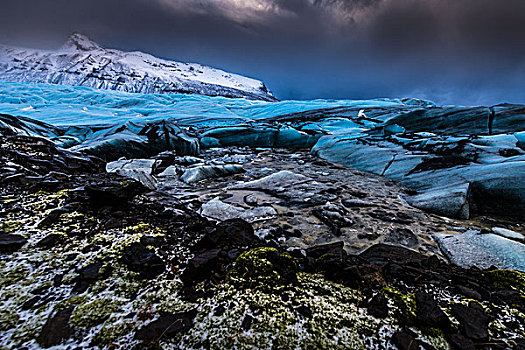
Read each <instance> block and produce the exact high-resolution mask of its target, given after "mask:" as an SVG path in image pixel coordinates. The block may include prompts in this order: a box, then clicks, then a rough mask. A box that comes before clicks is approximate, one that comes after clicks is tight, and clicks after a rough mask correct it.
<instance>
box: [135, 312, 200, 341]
mask: <svg viewBox="0 0 525 350" xmlns="http://www.w3.org/2000/svg"><path fill="white" fill-rule="evenodd" d="M196 315H197V311H196V310H191V311H187V312H179V313H176V314H168V315H164V316H160V317H159V318H158V319H156V320H155V321H153V322H151V323H149V324H147V325H146V326H144V327H142V328H141V329H139V330H138V331H137V332H136V333H135V339H139V340H141V341H143V342H145V343H152V344H151V345H153V344H154V343H157V342H158V341H160V340H161V339H164V338H172V337H173V336H175V335H177V334H179V333H184V332H186V331H188V330H189V329H190V328H191V327H192V326H193V319H194V318H195V316H196Z"/></svg>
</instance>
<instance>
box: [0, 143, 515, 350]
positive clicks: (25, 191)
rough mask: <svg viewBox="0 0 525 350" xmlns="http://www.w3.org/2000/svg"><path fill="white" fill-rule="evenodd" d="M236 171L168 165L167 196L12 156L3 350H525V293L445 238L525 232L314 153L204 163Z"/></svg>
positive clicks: (4, 207)
mask: <svg viewBox="0 0 525 350" xmlns="http://www.w3.org/2000/svg"><path fill="white" fill-rule="evenodd" d="M232 156H236V157H237V158H242V160H241V161H240V163H241V164H242V167H243V170H244V171H243V172H240V173H238V174H236V175H230V176H227V177H221V178H217V179H206V180H203V181H199V182H196V183H194V184H186V183H183V182H181V181H180V180H179V179H178V175H173V176H172V177H171V178H168V177H164V179H162V177H161V176H158V175H159V174H160V173H161V172H163V171H164V170H166V169H167V167H168V166H174V167H175V172H174V174H178V172H182V171H184V166H183V165H182V164H183V163H184V161H188V159H186V160H185V159H184V157H177V156H176V155H174V154H171V153H169V152H167V153H163V154H161V155H159V156H157V157H156V158H157V159H158V160H159V164H157V166H156V169H155V171H154V173H155V174H156V175H157V177H158V179H159V189H158V190H157V191H151V190H149V189H148V188H147V187H145V186H144V185H142V184H141V183H140V182H137V181H134V180H131V179H129V178H126V177H122V176H120V175H117V174H112V173H110V174H108V173H106V172H105V163H104V162H103V161H101V160H100V159H98V158H95V157H88V156H83V155H79V154H74V153H71V152H68V151H64V150H62V149H58V148H56V147H55V146H54V145H53V144H52V143H51V142H49V141H45V140H43V139H40V138H31V137H21V136H17V137H7V138H1V139H0V164H1V166H0V203H1V209H0V220H1V221H0V252H1V253H0V270H1V274H0V276H1V277H0V348H2V349H3V348H6V349H22V348H36V347H38V346H40V347H44V348H46V347H51V346H55V345H58V346H60V347H67V346H70V347H71V348H94V347H99V348H112V349H145V348H161V349H169V348H203V349H224V348H241V349H242V348H253V347H256V348H276V349H279V348H281V349H288V348H350V349H360V348H367V349H368V348H371V349H375V348H377V349H384V348H394V346H395V347H397V348H398V349H421V348H423V349H434V348H435V349H448V348H453V349H508V348H512V349H523V348H525V338H524V337H525V326H524V325H525V303H524V301H525V275H524V274H523V273H520V272H516V271H509V270H497V269H488V270H480V269H476V268H471V269H463V268H460V267H457V266H454V265H451V264H449V263H448V262H447V261H446V259H445V258H444V257H443V256H442V254H441V253H440V251H439V249H438V247H437V245H436V243H434V241H433V240H432V238H431V234H433V233H439V232H443V233H445V232H448V233H450V232H464V231H466V230H469V229H476V230H486V229H487V228H488V227H490V226H493V225H496V224H497V225H498V226H504V227H508V228H512V229H515V230H518V231H519V230H520V227H521V226H519V223H517V222H512V221H509V220H507V219H504V218H494V217H480V218H476V220H473V221H461V220H452V219H447V218H442V217H438V216H435V215H430V214H427V213H424V212H422V211H420V210H417V209H414V208H412V207H410V206H408V205H407V204H406V203H405V202H404V201H403V200H402V196H401V195H402V194H405V193H406V191H407V190H406V189H404V188H403V187H400V186H399V185H397V184H395V183H394V182H391V181H388V180H385V179H383V178H381V177H378V176H372V175H370V174H367V173H364V172H360V171H356V170H353V169H349V168H344V167H340V166H337V165H333V164H331V163H328V162H325V161H320V160H318V159H316V158H314V157H312V156H311V155H309V154H307V153H305V152H299V151H298V152H290V151H286V150H279V149H275V150H268V149H248V148H226V149H213V150H208V151H205V152H203V154H202V155H201V157H202V159H203V160H208V161H209V160H213V159H222V160H224V157H232ZM217 164H220V163H217ZM278 172H281V173H280V174H281V176H280V177H279V178H278V180H279V181H280V182H279V183H277V184H276V185H275V186H274V185H272V186H273V187H272V186H268V185H267V184H266V185H265V184H262V185H261V183H255V184H254V183H253V181H254V180H258V179H261V178H264V177H266V176H268V175H271V174H274V173H278ZM291 174H296V175H301V176H303V177H297V176H296V175H291ZM247 184H250V185H247ZM210 203H211V204H210ZM250 214H253V215H252V216H250ZM215 215H222V217H215V218H214V216H215ZM243 215H244V216H243ZM239 216H242V217H243V218H239ZM219 219H221V220H219Z"/></svg>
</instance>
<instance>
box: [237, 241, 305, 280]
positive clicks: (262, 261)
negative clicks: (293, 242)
mask: <svg viewBox="0 0 525 350" xmlns="http://www.w3.org/2000/svg"><path fill="white" fill-rule="evenodd" d="M227 280H228V282H230V283H232V284H234V285H236V286H239V287H244V288H255V287H262V288H272V287H276V286H284V285H289V284H293V283H295V282H296V281H297V264H296V263H295V261H294V260H293V258H292V257H291V256H290V255H289V254H287V253H280V252H279V251H278V250H277V249H275V248H268V247H260V248H255V249H252V250H249V251H247V252H244V253H242V254H241V255H240V256H239V257H238V258H237V260H236V261H235V266H234V268H233V269H232V270H231V271H230V272H229V273H228V278H227Z"/></svg>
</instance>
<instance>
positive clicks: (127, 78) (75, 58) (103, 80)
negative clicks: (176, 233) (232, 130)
mask: <svg viewBox="0 0 525 350" xmlns="http://www.w3.org/2000/svg"><path fill="white" fill-rule="evenodd" d="M0 79H1V80H5V81H17V82H34V83H47V84H61V85H73V86H88V87H94V88H98V89H107V90H118V91H125V92H137V93H168V94H169V93H188V94H200V95H207V96H225V97H244V98H248V99H256V100H265V101H274V100H276V99H275V97H274V96H273V95H272V93H271V92H270V91H268V90H267V89H266V86H265V85H264V83H262V82H261V81H259V80H255V79H251V78H247V77H244V76H241V75H237V74H232V73H228V72H224V71H222V70H219V69H215V68H211V67H207V66H203V65H201V64H196V63H181V62H174V61H167V60H163V59H159V58H156V57H154V56H151V55H149V54H146V53H142V52H123V51H119V50H114V49H105V48H103V47H101V46H100V45H98V44H97V43H95V42H93V41H91V40H90V39H88V38H87V37H85V36H83V35H80V34H73V35H72V36H71V37H70V38H69V39H68V40H67V42H66V43H65V45H64V46H63V47H62V48H61V49H59V50H56V51H44V50H36V49H25V48H15V47H8V46H0Z"/></svg>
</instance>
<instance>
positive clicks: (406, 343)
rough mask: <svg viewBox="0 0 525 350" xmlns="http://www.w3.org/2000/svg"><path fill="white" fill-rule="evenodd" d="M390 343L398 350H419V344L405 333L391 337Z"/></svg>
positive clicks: (401, 332) (398, 333)
mask: <svg viewBox="0 0 525 350" xmlns="http://www.w3.org/2000/svg"><path fill="white" fill-rule="evenodd" d="M392 343H394V345H395V346H397V348H398V349H399V350H419V349H420V347H419V342H418V341H417V340H416V338H414V337H413V336H412V335H410V334H409V333H407V332H403V331H400V332H397V333H395V334H394V335H393V336H392Z"/></svg>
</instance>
